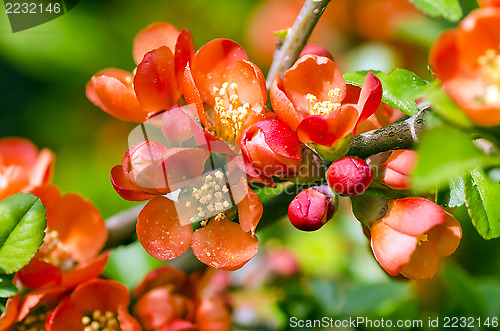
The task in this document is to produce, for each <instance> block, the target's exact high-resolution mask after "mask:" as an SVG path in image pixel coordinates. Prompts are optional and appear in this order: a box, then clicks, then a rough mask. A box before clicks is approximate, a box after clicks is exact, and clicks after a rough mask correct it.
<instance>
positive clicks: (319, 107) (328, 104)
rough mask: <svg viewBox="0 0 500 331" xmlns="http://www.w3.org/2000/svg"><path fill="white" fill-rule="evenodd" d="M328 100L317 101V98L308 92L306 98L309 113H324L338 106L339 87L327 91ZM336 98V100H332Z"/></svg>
mask: <svg viewBox="0 0 500 331" xmlns="http://www.w3.org/2000/svg"><path fill="white" fill-rule="evenodd" d="M328 96H329V97H330V101H318V98H317V97H316V96H315V95H313V94H311V93H308V94H307V95H306V100H307V101H308V109H309V114H311V115H326V114H328V113H330V112H331V111H332V110H335V109H338V108H340V106H341V105H340V89H339V88H334V89H332V90H330V91H328ZM334 99H336V101H334Z"/></svg>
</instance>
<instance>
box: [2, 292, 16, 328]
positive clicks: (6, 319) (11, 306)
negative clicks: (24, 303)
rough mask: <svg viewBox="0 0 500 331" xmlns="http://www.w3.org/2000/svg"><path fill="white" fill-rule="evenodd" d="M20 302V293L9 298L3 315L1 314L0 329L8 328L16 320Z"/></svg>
mask: <svg viewBox="0 0 500 331" xmlns="http://www.w3.org/2000/svg"><path fill="white" fill-rule="evenodd" d="M19 302H20V299H19V294H16V295H13V296H11V297H10V298H8V299H7V303H6V304H5V310H4V311H3V313H2V315H0V330H8V329H9V327H10V326H12V324H14V323H15V322H16V319H17V312H18V311H19Z"/></svg>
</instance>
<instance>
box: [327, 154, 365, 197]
mask: <svg viewBox="0 0 500 331" xmlns="http://www.w3.org/2000/svg"><path fill="white" fill-rule="evenodd" d="M373 176H374V173H373V170H372V168H370V167H369V166H368V165H367V164H366V162H365V161H363V160H362V159H360V158H357V157H352V156H346V157H343V158H341V159H340V160H337V161H335V162H333V163H332V164H331V165H330V167H329V168H328V170H327V172H326V179H327V180H328V185H330V187H331V188H332V189H333V190H334V191H335V192H337V193H338V194H342V195H348V196H354V195H358V194H361V193H363V192H364V191H366V189H367V188H368V187H369V186H370V184H371V182H372V180H373Z"/></svg>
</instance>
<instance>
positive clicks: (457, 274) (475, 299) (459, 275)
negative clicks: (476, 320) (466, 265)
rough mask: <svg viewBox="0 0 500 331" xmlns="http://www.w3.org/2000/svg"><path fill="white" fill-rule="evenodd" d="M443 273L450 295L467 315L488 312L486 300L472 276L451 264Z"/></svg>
mask: <svg viewBox="0 0 500 331" xmlns="http://www.w3.org/2000/svg"><path fill="white" fill-rule="evenodd" d="M442 275H443V281H444V283H445V286H446V287H447V288H448V292H449V293H450V296H451V297H452V298H453V299H454V303H456V304H457V305H458V307H459V308H460V309H461V310H462V313H463V314H464V315H465V316H475V317H477V316H484V315H485V314H486V312H487V311H488V309H487V306H486V301H485V299H484V297H483V295H482V294H481V292H480V290H479V288H478V286H477V284H476V283H475V281H474V279H473V278H472V277H471V276H469V275H468V274H467V273H466V272H465V271H463V270H462V269H461V268H459V267H458V266H455V265H451V264H448V265H446V266H445V267H444V268H443V273H442Z"/></svg>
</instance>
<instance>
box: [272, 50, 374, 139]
mask: <svg viewBox="0 0 500 331" xmlns="http://www.w3.org/2000/svg"><path fill="white" fill-rule="evenodd" d="M270 95H271V103H272V105H273V109H274V111H275V113H276V115H277V116H278V118H279V119H280V120H281V121H283V122H285V123H287V124H288V125H289V126H290V127H291V128H292V129H293V130H295V131H297V134H298V136H299V139H300V141H302V142H304V143H311V142H312V143H316V144H319V145H324V146H328V147H331V146H333V145H335V144H336V143H338V142H339V141H340V140H342V139H343V138H345V137H347V136H348V135H349V134H351V133H352V132H354V131H355V129H356V126H357V125H358V124H359V123H361V122H363V121H364V120H366V119H367V118H368V117H370V116H371V115H372V114H373V113H374V112H375V110H376V109H377V107H378V106H379V104H380V100H381V99H382V84H381V83H380V80H379V79H378V78H377V77H376V76H375V75H374V74H373V73H371V72H370V73H368V74H367V76H366V79H365V82H364V84H363V87H362V89H361V92H360V94H359V99H358V100H355V101H353V100H352V97H351V96H349V95H347V89H346V84H345V81H344V78H343V77H342V74H341V73H340V71H339V69H338V68H337V65H336V64H335V63H334V62H333V61H331V60H330V59H328V58H326V57H321V56H317V55H311V54H309V55H305V56H303V57H301V58H300V59H299V60H298V61H297V62H296V63H295V64H294V65H293V66H292V67H291V68H290V69H288V70H287V71H286V72H285V74H284V75H283V79H281V78H280V77H279V76H277V77H276V79H275V80H274V82H273V84H272V86H271V92H270ZM346 101H347V102H346ZM354 102H356V104H355V103H354Z"/></svg>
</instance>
